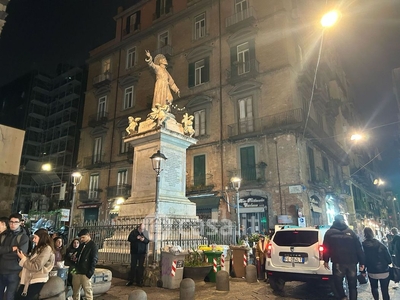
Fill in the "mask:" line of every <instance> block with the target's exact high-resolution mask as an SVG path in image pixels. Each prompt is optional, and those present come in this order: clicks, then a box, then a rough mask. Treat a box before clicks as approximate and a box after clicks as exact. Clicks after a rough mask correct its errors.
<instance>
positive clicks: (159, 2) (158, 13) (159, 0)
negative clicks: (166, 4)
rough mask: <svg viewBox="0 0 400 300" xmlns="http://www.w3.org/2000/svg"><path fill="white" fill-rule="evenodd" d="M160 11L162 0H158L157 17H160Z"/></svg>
mask: <svg viewBox="0 0 400 300" xmlns="http://www.w3.org/2000/svg"><path fill="white" fill-rule="evenodd" d="M160 11H161V0H157V2H156V18H157V19H158V18H159V17H160Z"/></svg>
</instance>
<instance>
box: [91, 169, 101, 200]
mask: <svg viewBox="0 0 400 300" xmlns="http://www.w3.org/2000/svg"><path fill="white" fill-rule="evenodd" d="M98 198H99V174H90V178H89V199H98Z"/></svg>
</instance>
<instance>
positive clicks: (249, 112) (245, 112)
mask: <svg viewBox="0 0 400 300" xmlns="http://www.w3.org/2000/svg"><path fill="white" fill-rule="evenodd" d="M238 106H239V109H238V112H239V133H241V134H243V133H246V132H253V130H254V118H253V98H252V97H246V98H243V99H239V101H238Z"/></svg>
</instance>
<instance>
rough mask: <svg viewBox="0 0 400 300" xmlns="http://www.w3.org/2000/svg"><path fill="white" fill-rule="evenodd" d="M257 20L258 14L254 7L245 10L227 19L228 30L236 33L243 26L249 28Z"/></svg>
mask: <svg viewBox="0 0 400 300" xmlns="http://www.w3.org/2000/svg"><path fill="white" fill-rule="evenodd" d="M255 20H256V12H255V10H254V8H253V7H249V8H247V9H244V10H242V11H240V12H238V13H235V14H234V15H232V16H230V17H228V18H226V21H225V23H226V29H227V30H229V31H236V30H237V29H238V28H240V27H241V26H248V25H250V24H252V23H253V22H254V21H255Z"/></svg>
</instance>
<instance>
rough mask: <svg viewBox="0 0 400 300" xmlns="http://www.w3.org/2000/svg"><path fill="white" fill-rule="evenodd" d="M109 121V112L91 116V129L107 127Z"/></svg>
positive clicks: (89, 123) (89, 122)
mask: <svg viewBox="0 0 400 300" xmlns="http://www.w3.org/2000/svg"><path fill="white" fill-rule="evenodd" d="M107 121H108V112H106V111H102V112H98V113H97V114H93V115H90V116H89V121H88V125H89V126H90V127H97V126H100V125H105V124H106V123H107Z"/></svg>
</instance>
